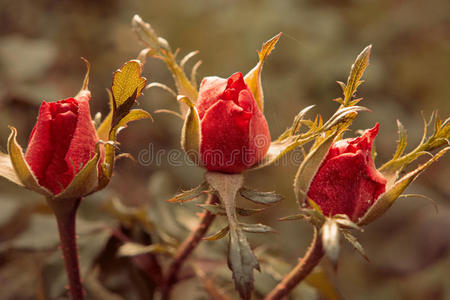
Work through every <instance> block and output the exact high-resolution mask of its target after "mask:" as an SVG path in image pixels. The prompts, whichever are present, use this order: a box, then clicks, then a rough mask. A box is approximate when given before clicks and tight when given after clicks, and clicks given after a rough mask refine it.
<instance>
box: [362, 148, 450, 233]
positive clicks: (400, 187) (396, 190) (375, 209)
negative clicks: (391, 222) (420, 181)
mask: <svg viewBox="0 0 450 300" xmlns="http://www.w3.org/2000/svg"><path fill="white" fill-rule="evenodd" d="M448 150H450V147H446V148H444V149H442V150H441V151H439V152H438V153H436V155H434V156H433V157H432V158H431V159H429V160H428V161H427V162H426V163H424V164H423V165H421V166H419V167H417V168H416V169H415V170H413V171H411V172H409V173H408V174H406V175H405V176H403V177H402V178H400V179H399V180H397V181H396V182H395V183H394V184H393V185H392V186H390V187H388V190H387V191H386V192H385V193H384V194H382V195H381V196H380V197H379V198H378V199H377V200H376V201H375V203H374V204H373V205H372V206H371V207H370V208H369V209H368V210H367V212H366V214H365V215H364V216H363V217H362V218H361V219H360V220H359V221H358V225H366V224H369V223H371V222H373V221H374V220H376V219H377V218H379V217H380V216H382V215H383V214H384V213H385V212H386V211H387V210H388V209H389V208H390V207H391V206H392V204H394V202H395V200H397V198H398V197H399V196H400V195H401V194H402V193H403V191H404V190H405V189H406V188H407V187H408V186H409V184H411V182H413V181H414V180H415V179H416V178H417V177H418V176H419V175H420V174H421V173H422V172H423V171H425V170H426V169H427V168H428V167H429V166H430V165H431V164H432V163H434V162H435V161H437V160H438V159H439V158H441V157H442V156H443V155H444V154H445V153H446V152H447V151H448Z"/></svg>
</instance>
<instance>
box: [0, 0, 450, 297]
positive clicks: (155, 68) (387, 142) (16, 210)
mask: <svg viewBox="0 0 450 300" xmlns="http://www.w3.org/2000/svg"><path fill="white" fill-rule="evenodd" d="M449 12H450V2H449V1H448V0H428V1H421V0H409V1H394V0H391V1H389V0H376V1H374V0H358V1H356V0H354V1H352V0H342V1H333V0H318V1H275V0H273V1H269V0H265V1H257V0H254V1H250V0H243V1H232V0H218V1H207V0H203V1H198V0H196V1H194V0H186V1H175V0H165V1H139V0H130V1H119V0H98V1H88V0H82V1H68V0H61V1H54V0H35V1H26V0H14V1H12V0H1V1H0V150H2V151H3V152H6V141H7V138H8V135H9V129H8V127H7V125H13V126H15V127H16V128H18V130H19V141H20V143H21V144H22V145H26V142H27V139H28V135H29V133H30V132H31V129H32V126H33V124H34V122H35V120H36V116H37V112H38V107H39V105H40V102H41V101H42V100H47V101H53V100H58V99H63V98H67V97H70V96H73V95H75V94H76V93H77V91H78V90H79V88H80V86H81V82H82V79H83V76H84V71H85V67H84V64H83V63H82V61H81V60H80V57H81V56H83V57H85V58H87V59H88V60H89V61H90V63H91V65H92V70H91V71H92V72H91V83H90V89H91V91H92V94H93V99H92V101H91V108H92V114H94V113H96V112H102V113H103V114H106V113H107V109H108V105H107V94H106V92H105V88H108V87H110V84H111V77H112V72H113V71H115V70H116V69H117V68H118V67H120V66H121V65H122V64H123V63H124V62H125V61H126V60H129V59H133V58H135V57H136V56H137V54H138V53H139V50H140V49H141V48H142V45H141V44H140V43H139V41H138V40H137V38H136V36H135V35H134V33H133V32H132V30H131V26H130V22H131V18H132V16H133V15H134V14H135V13H137V14H139V15H141V17H142V18H143V19H144V20H146V21H147V22H150V23H151V24H152V26H153V27H154V29H155V30H156V31H157V32H158V33H159V34H160V35H161V36H163V37H165V38H166V39H167V40H168V41H169V42H170V43H171V46H172V47H173V48H178V47H179V48H180V54H187V53H188V52H190V51H192V50H197V49H198V50H200V54H199V55H198V58H200V59H201V60H202V61H203V64H202V66H201V68H200V69H199V73H198V78H199V79H200V78H202V77H204V76H207V75H217V76H222V77H228V76H229V75H230V74H232V73H234V72H236V71H242V72H243V73H245V72H247V71H248V70H250V69H251V68H252V67H253V66H254V64H255V63H256V61H257V55H256V50H257V49H259V48H260V46H261V43H262V42H263V41H265V40H267V39H269V38H270V37H272V36H274V35H275V34H277V33H278V32H283V33H284V34H283V37H282V38H281V40H280V41H279V43H278V45H277V47H276V49H275V51H274V52H273V53H272V55H271V56H270V57H269V59H268V60H267V61H266V64H265V66H264V72H263V78H262V82H263V86H264V93H265V114H266V117H267V120H268V123H269V125H270V131H271V135H272V138H275V137H277V136H278V135H279V134H280V133H281V132H282V131H283V130H284V129H285V128H286V127H288V126H289V125H290V123H291V120H292V119H293V117H294V116H295V115H296V113H297V112H298V111H300V110H301V109H302V108H304V107H306V106H308V105H311V104H315V105H316V108H315V113H320V114H321V115H322V116H323V117H324V118H327V117H329V116H330V115H331V114H332V113H333V112H334V111H335V110H336V108H337V104H336V103H335V102H333V101H332V99H334V98H337V97H339V96H340V88H339V86H338V85H337V84H336V83H335V81H336V80H341V81H345V80H346V78H347V76H348V71H349V68H350V66H351V64H352V62H353V61H354V58H355V57H356V55H357V54H358V53H359V52H360V51H361V50H362V49H363V48H364V47H365V46H367V45H368V44H373V51H372V57H371V62H370V66H369V68H368V70H367V72H366V73H365V75H364V79H365V80H366V82H365V83H364V84H363V85H362V86H361V87H360V89H359V91H358V95H360V96H363V97H364V100H363V102H362V103H361V104H362V105H365V106H367V107H369V108H370V109H371V110H372V112H371V113H362V114H361V115H360V116H359V118H358V120H357V121H356V122H355V123H354V126H353V127H352V130H354V131H356V130H358V129H365V128H369V127H372V126H373V125H374V124H375V123H376V122H379V123H380V124H381V128H380V133H379V135H378V137H377V139H376V149H377V153H378V156H377V160H376V164H377V165H378V166H380V165H381V164H382V163H383V162H384V161H386V160H388V159H389V158H390V157H391V155H392V153H393V151H394V150H395V146H396V140H397V136H396V131H397V129H396V119H399V120H401V122H402V123H403V124H404V125H405V127H406V128H407V130H408V142H409V147H408V148H407V149H409V150H411V149H412V148H413V147H414V146H415V145H416V144H417V143H418V142H419V140H420V137H421V135H422V131H423V121H422V116H421V111H423V115H424V116H427V117H428V116H430V114H431V112H432V111H433V110H434V109H438V110H439V114H440V116H441V117H442V118H444V119H445V118H446V117H448V116H449V115H450V84H449V78H450V18H449ZM180 57H181V56H180ZM189 66H192V64H190V65H189ZM144 75H145V76H146V77H147V78H148V79H149V81H150V82H151V81H158V82H162V83H166V84H168V85H169V86H173V82H172V78H171V75H170V73H169V72H168V71H167V69H166V67H165V65H164V64H163V63H162V62H160V61H158V60H156V59H150V60H148V61H147V63H146V65H145V67H144ZM139 102H140V107H142V108H144V109H146V110H148V111H149V112H151V113H152V112H153V111H155V110H157V109H163V108H165V109H166V108H168V109H177V104H176V101H175V100H174V99H173V98H172V97H171V96H170V95H168V94H167V93H165V92H164V91H161V90H157V89H155V90H153V89H151V90H147V91H145V94H144V96H142V97H141V98H140V100H139ZM153 116H154V122H151V121H139V122H136V123H134V124H132V125H130V126H129V128H128V129H127V130H125V131H123V133H121V136H120V140H121V143H122V146H121V150H122V151H124V152H130V153H131V154H133V155H134V156H135V157H139V153H142V151H146V150H147V149H148V150H151V151H154V152H153V153H156V151H159V152H160V153H162V156H161V157H162V159H161V162H156V161H151V159H148V160H147V161H145V162H142V161H140V162H139V161H138V162H137V163H133V162H131V161H129V160H122V161H120V162H119V163H118V167H117V169H116V172H115V177H114V180H113V181H112V183H111V184H110V185H109V187H108V188H107V189H106V190H104V191H102V192H101V193H97V194H96V195H93V196H90V197H88V198H87V199H85V200H84V201H83V203H82V205H81V210H80V214H79V220H78V231H79V235H80V238H79V244H80V253H81V261H82V269H83V272H84V282H85V286H86V290H87V295H88V299H151V298H152V297H153V292H154V289H155V287H154V284H153V282H152V281H151V280H149V279H148V276H146V275H145V268H144V269H143V268H140V267H139V265H138V264H136V262H135V261H133V260H132V259H131V258H128V257H119V256H118V255H117V253H116V250H117V248H118V246H120V244H121V241H120V238H118V237H117V236H116V237H114V236H113V235H114V234H113V233H114V232H117V231H118V230H121V231H122V232H124V233H125V235H126V236H128V237H129V238H130V239H133V240H135V241H140V242H142V243H145V244H148V243H150V239H151V238H153V239H155V236H156V239H158V234H161V232H162V233H163V235H167V236H168V237H170V238H171V239H173V240H174V241H181V240H182V238H183V237H185V236H186V235H187V233H188V230H189V228H191V227H192V226H194V225H195V222H196V220H197V219H196V213H198V212H200V209H199V208H198V207H197V206H196V205H195V203H187V204H185V205H182V206H180V205H177V204H167V203H166V202H165V200H167V199H168V198H170V197H171V196H172V195H174V194H175V193H177V192H179V191H181V190H182V189H187V188H190V187H193V186H196V185H197V184H199V183H200V182H201V181H202V170H200V169H198V168H195V167H188V166H184V165H183V164H181V165H180V166H176V165H174V164H170V163H169V162H168V156H167V155H168V151H169V150H170V149H179V148H180V144H179V137H180V129H181V126H182V122H181V120H179V119H178V118H176V117H174V116H171V115H167V114H154V115H153ZM313 117H314V113H312V114H311V118H313ZM352 134H353V133H352V132H349V133H348V135H347V136H351V135H352ZM150 154H151V153H150ZM150 157H152V156H150ZM449 162H450V159H449V156H448V155H447V157H446V158H444V159H442V160H441V161H440V162H439V163H438V164H436V165H434V166H433V167H432V168H431V169H430V170H428V171H427V172H426V173H425V174H423V175H422V177H421V178H420V179H419V180H417V181H416V182H415V183H414V185H413V186H412V187H410V188H409V189H408V190H407V192H408V193H422V194H425V195H427V196H428V197H430V198H431V199H433V201H434V203H432V202H431V201H427V200H425V199H422V198H417V197H411V198H404V199H400V200H399V201H398V202H396V203H395V205H394V206H393V207H392V209H391V210H389V212H388V213H387V214H386V215H385V216H383V218H382V219H379V220H378V221H376V222H375V223H373V224H371V225H370V226H368V227H366V228H365V232H363V233H360V234H358V237H359V238H360V241H361V243H362V244H363V246H364V247H365V249H366V252H367V254H368V256H369V258H370V263H368V262H366V261H365V260H364V259H363V258H362V257H360V256H359V255H358V254H357V253H356V252H355V251H354V250H353V249H352V248H351V247H350V246H349V245H348V244H346V243H342V251H341V259H340V262H339V268H338V270H337V272H336V273H334V272H332V271H331V270H330V266H329V263H328V262H327V261H326V260H325V261H324V262H323V263H322V265H321V272H322V273H320V274H319V273H318V274H319V275H320V276H318V278H322V279H320V280H319V279H316V281H315V283H314V282H313V281H312V282H311V285H314V284H317V282H319V285H320V286H321V287H322V292H321V293H317V291H316V290H314V289H311V287H310V286H307V285H301V286H300V287H299V288H298V289H297V290H296V293H295V295H294V296H292V299H319V298H321V299H437V300H438V299H450V281H449V278H450V271H449V270H450V255H449V253H450V235H449V233H448V228H450V185H449V178H450V164H449ZM296 168H297V166H296V165H292V164H287V165H285V166H278V167H277V166H274V167H269V168H266V169H263V170H259V171H255V172H252V173H249V174H248V176H247V182H248V185H249V186H252V187H255V188H257V189H260V190H264V191H270V190H274V191H277V192H278V193H281V194H283V195H285V196H286V198H285V200H284V201H283V202H282V203H281V204H280V205H279V206H277V207H276V208H272V209H270V210H268V211H267V212H265V213H263V214H261V215H259V216H257V217H252V218H250V219H247V220H245V221H246V222H264V223H266V224H269V225H271V226H273V227H274V228H276V229H277V231H278V234H272V235H253V236H250V237H249V238H250V241H251V244H252V245H253V246H254V247H257V252H258V253H259V254H260V258H262V259H264V257H265V258H266V261H269V262H271V263H269V264H266V265H265V267H263V272H262V274H258V275H257V277H256V287H257V292H256V294H255V297H256V298H258V297H260V296H261V295H262V294H264V293H266V292H267V291H268V290H269V289H270V288H271V287H272V286H273V285H274V284H275V281H273V279H271V278H269V277H270V276H267V274H272V275H273V274H274V273H277V272H282V271H280V270H274V269H277V268H282V267H284V268H285V270H284V271H286V270H287V269H289V265H294V264H295V263H296V260H297V257H299V256H302V255H303V253H304V252H305V250H306V247H307V245H308V243H309V242H310V239H311V232H312V230H311V226H310V225H308V224H306V223H304V222H289V223H280V222H276V219H277V218H279V217H283V216H286V215H290V214H293V213H295V210H296V204H295V200H294V194H293V191H292V188H291V186H292V181H293V177H294V174H295V171H296ZM119 201H120V202H119ZM118 203H121V204H122V205H120V204H118ZM242 205H243V206H249V204H247V203H244V202H243V203H242ZM435 206H436V207H437V209H438V213H436V210H435ZM221 224H223V220H220V219H218V220H217V221H216V224H215V226H214V228H220V225H221ZM155 232H158V234H155ZM148 233H151V234H150V235H149V234H148ZM57 245H58V240H57V233H56V225H55V223H54V219H53V217H52V215H51V214H50V212H49V210H48V208H47V207H46V205H45V201H44V200H43V199H41V198H40V197H39V196H38V195H37V194H34V193H31V192H27V191H24V190H22V189H19V188H17V187H16V186H14V185H13V184H11V183H9V182H7V181H6V180H5V179H0V283H1V288H0V299H5V300H7V299H8V300H9V299H64V298H65V297H66V296H65V293H64V284H65V280H66V279H65V276H64V273H63V269H62V259H61V257H60V253H59V251H58V249H57ZM225 253H226V240H225V239H224V240H221V241H218V242H214V243H213V242H203V243H202V245H201V246H200V248H199V249H198V252H196V254H195V256H196V257H197V258H201V260H198V262H199V263H200V265H201V266H202V268H203V269H204V270H205V271H206V272H207V273H208V274H210V277H211V278H213V279H214V281H215V282H216V284H217V286H219V287H220V288H221V289H222V290H223V291H225V292H227V293H229V295H231V297H232V298H235V297H236V295H235V294H233V288H232V283H231V282H230V278H231V274H230V273H229V271H227V268H226V263H225ZM264 255H266V256H264ZM269 258H270V259H273V260H270V259H269ZM161 260H162V261H163V265H164V263H165V262H167V261H168V259H167V258H165V257H164V255H161ZM281 260H282V261H281ZM284 264H285V265H284ZM271 265H272V267H273V268H271ZM324 276H326V278H328V279H326V280H325V279H323V278H325V277H324ZM191 277H192V276H191ZM275 277H276V276H275ZM324 282H325V283H324ZM203 284H205V282H202V280H198V279H196V278H195V277H194V278H189V276H188V279H187V280H185V281H183V282H182V283H181V284H180V285H179V286H178V287H177V288H176V290H175V299H208V297H211V296H208V294H206V293H205V292H204V288H202V285H203ZM328 284H330V286H328ZM324 287H328V288H326V289H325V288H324Z"/></svg>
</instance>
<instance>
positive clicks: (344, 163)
mask: <svg viewBox="0 0 450 300" xmlns="http://www.w3.org/2000/svg"><path fill="white" fill-rule="evenodd" d="M378 127H379V125H378V124H376V125H375V127H374V128H372V129H368V130H366V131H365V132H364V134H363V135H362V136H360V137H357V138H353V139H344V140H340V141H337V142H336V143H334V144H333V145H332V146H331V148H330V150H329V151H328V154H327V156H326V157H325V159H324V160H323V162H322V164H321V166H320V168H319V170H318V171H317V174H316V175H315V177H314V179H313V181H312V183H311V186H310V188H309V191H308V197H309V198H310V199H311V200H313V201H314V202H315V203H317V204H318V205H319V206H320V207H321V209H322V212H323V214H324V215H325V216H330V215H335V214H346V215H347V216H348V217H349V218H350V219H351V220H353V221H356V220H358V218H360V217H362V216H363V215H364V213H365V212H366V211H367V209H368V208H369V207H370V206H371V205H372V204H373V203H374V202H375V200H377V199H378V197H379V196H380V195H381V194H382V193H384V191H385V187H386V179H385V178H384V177H383V175H382V174H381V173H380V172H378V171H377V169H376V168H375V165H374V163H373V159H372V153H371V152H372V143H373V141H374V139H375V136H376V135H377V133H378Z"/></svg>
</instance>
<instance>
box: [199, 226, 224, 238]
mask: <svg viewBox="0 0 450 300" xmlns="http://www.w3.org/2000/svg"><path fill="white" fill-rule="evenodd" d="M229 231H230V226H228V225H227V226H225V227H224V228H222V229H220V230H219V231H217V232H216V233H214V234H212V235H209V236H207V237H204V238H203V239H204V240H207V241H217V240H220V239H221V238H224V237H225V236H226V235H227V233H228V232H229Z"/></svg>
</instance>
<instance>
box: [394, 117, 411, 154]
mask: <svg viewBox="0 0 450 300" xmlns="http://www.w3.org/2000/svg"><path fill="white" fill-rule="evenodd" d="M397 127H398V141H397V150H396V151H395V154H394V157H393V158H392V159H397V158H399V157H400V156H401V155H402V154H403V151H405V148H406V142H407V135H406V129H405V127H404V126H403V124H402V123H401V122H400V121H399V120H397Z"/></svg>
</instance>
